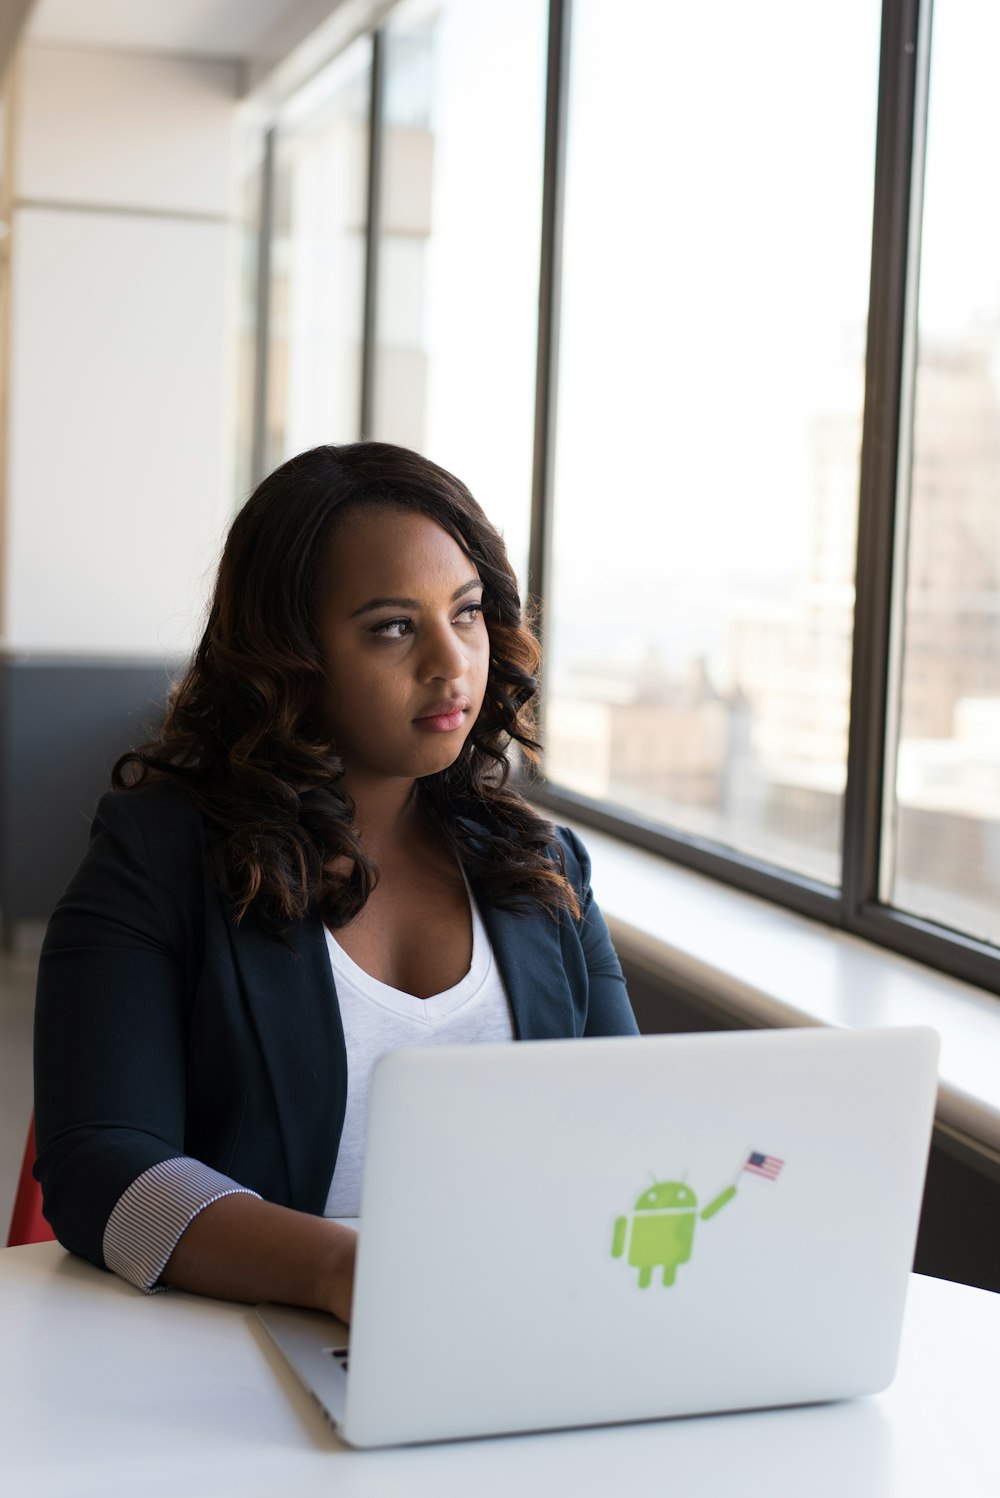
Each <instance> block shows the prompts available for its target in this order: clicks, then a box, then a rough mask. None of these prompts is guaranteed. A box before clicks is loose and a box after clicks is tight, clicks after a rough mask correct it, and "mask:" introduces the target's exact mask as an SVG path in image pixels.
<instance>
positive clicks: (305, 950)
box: [231, 911, 347, 1212]
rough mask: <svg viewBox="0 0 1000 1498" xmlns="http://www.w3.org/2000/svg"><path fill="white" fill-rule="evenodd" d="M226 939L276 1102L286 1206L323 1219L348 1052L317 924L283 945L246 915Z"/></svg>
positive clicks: (315, 919)
mask: <svg viewBox="0 0 1000 1498" xmlns="http://www.w3.org/2000/svg"><path fill="white" fill-rule="evenodd" d="M231 931H232V945H233V953H234V957H235V960H236V966H237V968H238V970H239V974H240V979H241V985H242V990H243V996H244V1000H245V1003H246V1007H247V1009H248V1010H249V1017H250V1022H251V1024H252V1026H253V1028H254V1030H255V1032H256V1035H257V1041H258V1047H259V1054H260V1057H261V1059H262V1063H263V1065H264V1067H265V1069H266V1071H267V1073H268V1076H269V1079H270V1083H271V1090H272V1093H273V1096H274V1106H275V1115H276V1119H277V1125H278V1131H279V1134H280V1138H281V1146H282V1151H283V1155H284V1170H285V1174H286V1176H287V1179H288V1185H289V1204H290V1205H292V1206H295V1207H297V1208H299V1209H300V1210H302V1211H307V1212H322V1210H323V1207H324V1205H325V1203H326V1196H327V1192H328V1190H329V1186H330V1180H331V1177H332V1175H333V1168H334V1164H335V1162H336V1157H337V1142H338V1140H339V1138H340V1132H341V1129H342V1128H343V1123H344V1111H345V1108H346V1103H347V1051H346V1047H345V1043H344V1029H343V1025H342V1024H341V1019H340V1008H339V1005H338V1003H337V993H336V989H335V987H334V982H333V973H332V971H331V968H330V959H329V955H328V953H327V947H326V937H325V934H324V931H323V924H322V922H321V921H320V919H319V916H318V914H316V913H315V912H314V911H313V912H310V914H309V916H308V917H307V918H306V920H304V921H300V922H298V923H297V924H296V925H295V926H293V927H292V928H290V930H289V932H288V933H287V941H288V945H285V943H284V942H282V941H279V940H276V939H275V938H273V937H270V936H268V935H266V934H265V932H264V931H263V930H262V929H261V928H260V927H259V926H258V925H257V924H256V922H255V921H254V920H253V917H252V915H250V916H247V917H246V919H245V920H244V921H243V922H242V923H241V925H240V926H238V927H236V928H231Z"/></svg>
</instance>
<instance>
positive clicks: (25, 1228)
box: [7, 1118, 56, 1248]
mask: <svg viewBox="0 0 1000 1498" xmlns="http://www.w3.org/2000/svg"><path fill="white" fill-rule="evenodd" d="M34 1163H35V1120H34V1118H32V1120H31V1123H30V1124H29V1125H28V1142H27V1144H26V1145H25V1146H24V1160H23V1161H22V1163H21V1179H20V1180H19V1181H18V1183H17V1195H16V1196H15V1197H14V1211H13V1213H12V1215H11V1219H10V1233H9V1235H8V1238H7V1247H8V1248H17V1247H19V1245H20V1244H22V1243H51V1242H52V1240H53V1239H54V1238H55V1236H56V1235H55V1233H54V1232H53V1231H52V1229H51V1228H50V1227H49V1225H48V1223H47V1222H46V1221H45V1218H44V1217H43V1216H42V1188H41V1186H39V1184H38V1182H37V1181H36V1180H35V1178H34V1176H33V1175H32V1174H31V1167H32V1166H33V1165H34Z"/></svg>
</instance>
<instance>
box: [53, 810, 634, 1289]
mask: <svg viewBox="0 0 1000 1498" xmlns="http://www.w3.org/2000/svg"><path fill="white" fill-rule="evenodd" d="M210 836H211V833H210V832H209V828H208V824H207V823H206V822H205V820H204V818H203V817H202V816H201V814H200V813H199V812H198V811H197V809H196V808H195V806H194V804H193V803H192V802H191V801H190V799H189V798H188V797H187V795H185V793H184V792H183V791H182V790H180V789H179V788H178V787H177V786H175V785H173V784H169V783H159V784H154V785H151V786H148V787H144V788H142V789H139V790H134V791H112V792H110V793H109V794H108V795H106V796H104V797H103V799H102V800H101V803H100V805H99V807H98V810H97V815H96V817H95V820H94V824H93V828H92V831H91V841H90V846H89V849H88V852H87V855H86V857H85V858H84V861H83V863H82V864H81V866H80V868H79V870H78V871H77V873H76V875H75V876H74V878H73V880H72V881H71V883H70V885H69V887H68V889H67V891H66V893H65V895H64V896H63V898H62V900H61V901H60V902H59V905H58V907H57V908H56V911H55V913H54V915H53V917H52V920H51V922H50V924H49V929H48V933H47V935H46V938H45V944H44V946H43V948H42V955H41V961H40V964H39V977H38V998H37V1004H36V1012H35V1110H36V1111H35V1130H36V1140H37V1146H38V1159H37V1164H36V1167H35V1174H36V1176H37V1177H38V1179H39V1181H40V1182H41V1184H42V1189H43V1193H44V1204H45V1215H46V1217H47V1218H48V1220H49V1222H50V1223H51V1224H52V1227H53V1229H54V1230H55V1233H56V1236H57V1237H58V1238H59V1240H60V1242H62V1243H63V1244H64V1245H65V1246H66V1247H67V1248H68V1249H71V1250H72V1251H73V1252H74V1253H77V1254H80V1255H82V1256H83V1257H84V1258H87V1259H90V1260H92V1261H93V1262H94V1263H95V1264H99V1265H103V1263H104V1256H103V1250H102V1242H103V1236H104V1229H105V1225H106V1224H107V1221H108V1218H109V1217H110V1215H111V1212H112V1210H113V1209H114V1207H115V1204H116V1203H117V1201H118V1199H119V1197H120V1196H121V1194H122V1192H123V1191H125V1190H126V1189H127V1187H128V1186H129V1185H131V1183H132V1181H134V1180H135V1179H136V1177H137V1176H139V1175H141V1174H142V1172H143V1171H145V1170H148V1169H149V1168H150V1166H153V1165H156V1164H158V1163H159V1162H160V1161H162V1160H167V1159H171V1158H173V1157H176V1156H179V1155H189V1156H192V1157H194V1158H195V1159H197V1160H201V1161H203V1162H204V1163H205V1164H207V1165H210V1166H212V1167H214V1168H215V1169H216V1170H219V1171H222V1172H223V1173H224V1174H225V1175H228V1176H231V1177H232V1178H233V1179H235V1180H236V1181H238V1182H239V1183H240V1184H241V1185H244V1186H249V1187H251V1188H252V1189H253V1190H255V1191H258V1192H259V1193H260V1195H261V1196H263V1197H264V1198H265V1199H267V1200H268V1201H273V1202H278V1203H279V1204H281V1205H283V1206H289V1207H295V1208H298V1209H299V1210H300V1211H304V1212H314V1213H321V1212H322V1211H323V1208H324V1206H325V1204H326V1198H327V1193H328V1191H329V1187H330V1181H331V1179H332V1177H333V1170H334V1166H335V1164H336V1160H337V1150H338V1147H339V1143H340V1134H341V1129H342V1127H343V1122H344V1110H345V1107H346V1101H347V1054H346V1049H345V1044H344V1032H343V1027H342V1025H341V1021H340V1011H339V1007H338V1004H337V994H336V989H335V987H334V981H333V974H332V970H331V966H330V960H329V954H328V950H327V946H326V940H325V936H324V931H323V925H322V922H321V921H320V918H319V916H318V914H313V915H312V916H310V917H309V918H307V919H306V920H304V921H302V922H301V923H299V924H298V925H297V926H295V927H294V928H293V929H292V931H291V933H290V942H289V944H288V945H285V944H283V943H282V942H281V941H279V940H276V939H275V938H273V937H270V936H268V935H267V934H266V933H265V932H264V930H263V929H262V928H261V926H260V925H259V924H258V923H257V922H256V921H255V920H254V918H253V916H252V913H251V914H250V915H248V916H246V917H245V918H244V920H243V921H242V922H241V924H240V925H239V926H237V925H235V924H234V922H233V920H232V917H231V915H230V913H229V910H228V908H227V906H226V903H225V901H224V899H223V897H222V894H221V892H220V891H219V889H218V887H217V886H216V885H215V883H214V882H213V880H212V878H211V876H210V875H209V874H208V872H207V869H206V862H205V852H206V848H207V844H208V839H209V837H210ZM559 836H560V838H561V840H562V844H563V847H564V849H565V852H566V868H567V875H568V877H569V878H570V880H571V881H572V883H573V886H574V888H575V889H576V891H577V894H578V896H579V899H580V905H581V912H582V914H581V919H580V920H579V921H575V920H573V919H572V917H570V916H569V915H568V914H559V915H558V916H554V915H553V914H551V913H550V912H548V911H546V910H542V909H539V910H538V911H537V912H534V913H531V914H526V915H519V914H514V913H511V912H508V911H503V910H499V909H497V908H496V907H495V906H493V905H491V904H490V903H489V901H488V899H487V898H486V897H485V896H484V894H483V893H482V892H481V891H480V890H478V889H477V888H476V886H475V883H474V882H473V892H474V893H475V895H476V900H477V904H478V905H479V908H480V911H481V913H482V917H483V922H484V925H485V926H486V930H487V932H488V933H489V937H490V941H491V942H492V944H493V950H494V953H495V955H496V960H497V965H498V967H499V969H500V973H501V976H502V978H503V981H504V984H505V986H506V989H507V994H508V997H509V999H510V1003H511V1008H512V1010H513V1015H514V1024H515V1030H516V1034H517V1037H518V1039H521V1040H541V1039H545V1038H550V1037H567V1036H575V1035H626V1034H634V1033H635V1032H636V1024H635V1019H634V1017H633V1014H632V1010H631V1008H630V1006H629V1002H628V998H627V995H626V992H625V982H624V979H623V977H622V972H621V967H620V965H619V962H618V958H617V957H616V955H615V952H614V949H613V947H612V945H611V940H610V937H609V935H608V930H607V926H606V925H605V924H604V920H603V918H602V917H601V914H600V912H599V910H598V909H597V907H596V906H595V905H594V903H593V897H592V895H591V891H590V883H589V874H590V862H589V859H588V857H587V854H586V851H585V850H584V848H583V846H582V844H581V843H580V841H579V839H578V838H576V837H575V836H574V834H573V833H571V832H570V831H568V830H566V829H560V831H559Z"/></svg>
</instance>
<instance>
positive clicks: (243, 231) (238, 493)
mask: <svg viewBox="0 0 1000 1498" xmlns="http://www.w3.org/2000/svg"><path fill="white" fill-rule="evenodd" d="M240 144H241V146H242V148H243V159H242V162H241V169H240V174H239V175H240V182H239V204H240V216H239V220H238V234H239V271H238V287H237V298H238V300H237V307H236V354H235V360H236V371H235V391H234V403H235V409H234V411H233V429H234V430H233V436H234V440H235V457H234V462H233V509H234V510H236V509H238V508H239V507H240V505H242V503H243V501H244V500H245V499H246V497H247V495H248V494H249V493H250V490H251V489H252V488H253V483H254V477H255V476H254V473H253V459H254V452H253V438H254V433H253V423H254V396H255V389H254V386H255V381H256V378H257V277H258V261H259V254H258V250H259V244H260V220H261V213H262V211H263V207H262V198H261V189H262V187H263V178H264V166H263V158H264V145H265V137H264V133H263V131H262V130H261V129H260V128H259V127H257V126H255V125H249V126H248V127H247V128H246V130H245V132H244V134H243V136H242V138H241V141H240Z"/></svg>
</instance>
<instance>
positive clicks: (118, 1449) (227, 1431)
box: [0, 1244, 1000, 1498]
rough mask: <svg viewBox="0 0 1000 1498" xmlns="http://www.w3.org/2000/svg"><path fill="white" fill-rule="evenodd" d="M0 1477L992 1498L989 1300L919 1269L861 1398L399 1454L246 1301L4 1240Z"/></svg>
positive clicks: (999, 1405) (465, 1493) (999, 1362)
mask: <svg viewBox="0 0 1000 1498" xmlns="http://www.w3.org/2000/svg"><path fill="white" fill-rule="evenodd" d="M0 1316H2V1321H0V1325H2V1327H3V1331H2V1335H0V1443H2V1453H0V1489H2V1490H3V1492H5V1493H10V1494H11V1495H14V1494H17V1495H19V1498H29V1495H30V1498H42V1495H45V1498H49V1495H56V1494H59V1495H66V1498H70V1495H72V1498H87V1495H90V1494H94V1495H100V1498H116V1495H119V1494H121V1495H126V1494H127V1495H128V1498H147V1495H155V1494H170V1495H171V1498H178V1495H179V1498H200V1495H202V1494H206V1495H207V1494H212V1495H214V1498H225V1495H228V1494H233V1495H235V1494H239V1495H241V1498H254V1495H263V1494H269V1495H270V1494H280V1495H282V1498H284V1495H286V1494H324V1495H326V1498H333V1495H336V1498H374V1495H377V1498H393V1495H397V1494H398V1495H405V1498H423V1495H427V1498H430V1495H432V1494H433V1495H434V1498H493V1495H497V1498H499V1495H502V1498H515V1495H516V1498H521V1495H535V1494H539V1495H542V1494H549V1493H551V1494H552V1495H553V1498H556V1495H561V1494H563V1493H570V1494H572V1495H573V1498H616V1495H618V1494H627V1495H629V1498H659V1495H663V1494H669V1495H671V1498H673V1495H677V1498H729V1495H733V1498H735V1495H739V1498H786V1495H787V1498H834V1495H836V1498H932V1495H933V1498H940V1495H941V1494H942V1493H944V1492H947V1493H948V1494H949V1495H953V1498H998V1495H1000V1439H998V1435H997V1430H996V1426H997V1412H998V1409H1000V1296H998V1295H991V1294H989V1293H988V1292H986V1291H981V1290H971V1289H968V1288H967V1287H965V1286H961V1285H951V1284H948V1283H946V1282H944V1281H941V1280H931V1279H924V1278H921V1277H920V1276H914V1277H913V1281H912V1284H911V1289H910V1296H909V1303H908V1307H907V1316H906V1328H905V1333H904V1339H903V1349H902V1354H901V1359H900V1368H899V1372H898V1374H897V1376H896V1380H895V1382H894V1384H893V1385H892V1387H891V1388H890V1389H889V1390H887V1391H886V1393H884V1394H882V1395H879V1396H878V1397H877V1398H873V1399H859V1400H854V1401H848V1402H845V1403H842V1404H831V1405H821V1406H815V1407H813V1408H805V1409H794V1410H780V1411H764V1412H759V1413H756V1414H743V1415H717V1416H711V1417H706V1418H702V1419H696V1420H673V1421H662V1422H658V1423H655V1424H647V1425H632V1426H617V1427H612V1428H604V1429H599V1430H586V1431H575V1432H558V1433H555V1434H549V1435H531V1436H518V1437H507V1438H505V1439H500V1440H484V1441H466V1442H456V1443H453V1444H450V1445H440V1446H425V1447H417V1448H409V1449H399V1450H394V1451H377V1452H352V1451H350V1450H348V1449H346V1448H345V1447H343V1446H342V1445H341V1444H340V1442H339V1441H337V1439H336V1437H335V1436H334V1435H333V1434H332V1432H331V1430H330V1428H329V1426H328V1425H327V1424H326V1422H325V1421H324V1419H323V1418H322V1416H321V1415H320V1414H319V1412H318V1410H316V1408H315V1407H314V1406H313V1405H312V1403H311V1402H310V1400H309V1399H308V1398H307V1396H306V1395H305V1394H304V1393H303V1392H302V1391H301V1390H300V1388H299V1386H298V1384H297V1383H296V1382H295V1380H294V1378H293V1377H292V1375H291V1374H290V1373H288V1371H287V1370H286V1368H285V1366H284V1364H283V1362H282V1361H281V1359H280V1357H279V1356H278V1354H277V1353H276V1352H274V1351H273V1350H272V1348H271V1346H270V1344H269V1343H268V1342H267V1340H266V1338H265V1336H264V1334H263V1333H262V1332H260V1331H259V1330H258V1329H257V1327H256V1326H255V1324H254V1322H253V1321H252V1319H251V1316H250V1314H249V1312H248V1311H247V1309H246V1308H245V1307H241V1306H232V1305H224V1304H222V1303H220V1302H218V1301H209V1300H202V1299H199V1298H197V1297H194V1296H187V1295H180V1294H165V1295H157V1296H151V1297H144V1296H141V1295H140V1294H139V1293H138V1292H137V1291H135V1290H133V1289H131V1288H130V1287H129V1286H128V1285H126V1284H124V1283H123V1282H122V1281H120V1280H117V1279H115V1278H114V1277H113V1276H111V1275H108V1274H102V1273H100V1272H99V1271H98V1270H95V1269H93V1268H91V1267H90V1266H89V1265H87V1264H84V1263H82V1262H81V1261H79V1260H76V1259H73V1258H70V1257H69V1256H68V1255H67V1254H65V1253H64V1252H63V1250H62V1249H61V1248H60V1247H59V1246H58V1245H57V1244H44V1245H39V1246H36V1247H32V1248H13V1249H7V1250H4V1251H0Z"/></svg>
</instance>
